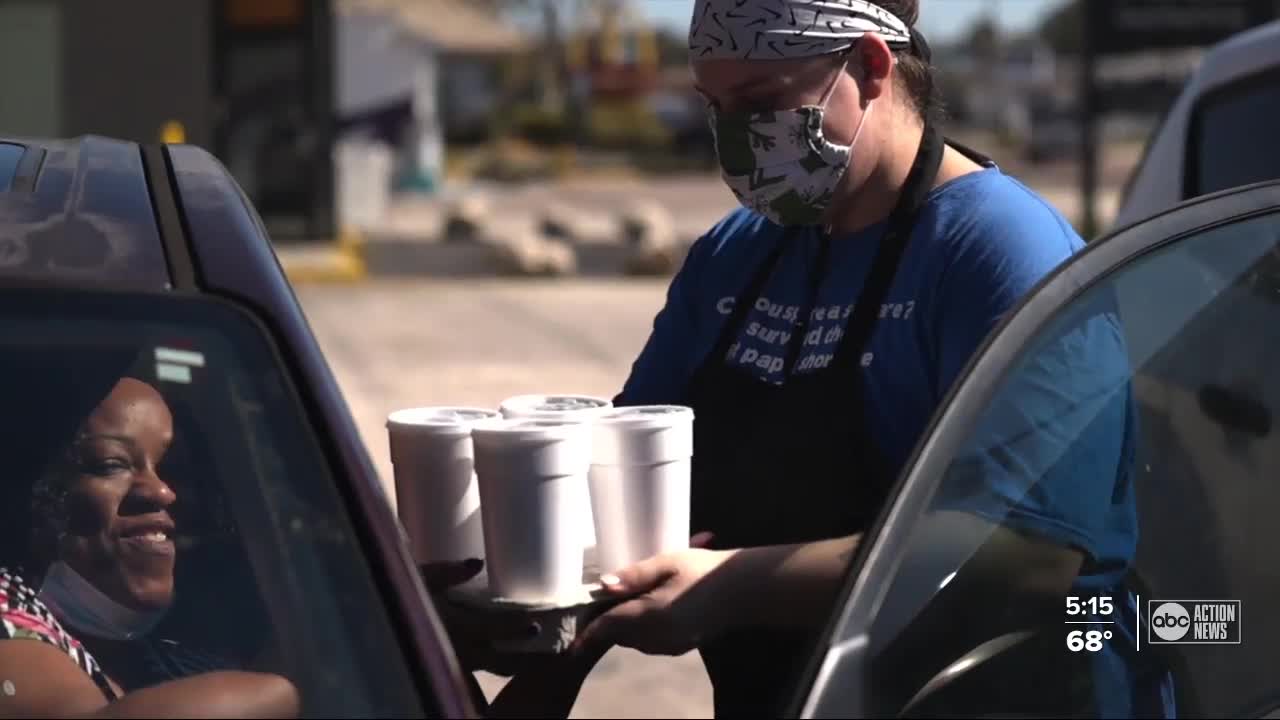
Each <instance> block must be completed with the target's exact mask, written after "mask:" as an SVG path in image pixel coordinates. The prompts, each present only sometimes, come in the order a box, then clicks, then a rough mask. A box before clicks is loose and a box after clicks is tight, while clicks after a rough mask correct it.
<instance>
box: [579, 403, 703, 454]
mask: <svg viewBox="0 0 1280 720" xmlns="http://www.w3.org/2000/svg"><path fill="white" fill-rule="evenodd" d="M591 455H592V462H593V463H595V464H599V465H649V464H654V463H664V462H673V461H676V460H684V459H687V458H690V457H692V456H693V409H692V408H688V407H683V406H679V405H639V406H634V407H623V408H618V409H616V410H612V411H610V412H607V413H605V414H603V415H601V416H600V417H598V418H596V419H595V420H594V422H593V432H592V450H591Z"/></svg>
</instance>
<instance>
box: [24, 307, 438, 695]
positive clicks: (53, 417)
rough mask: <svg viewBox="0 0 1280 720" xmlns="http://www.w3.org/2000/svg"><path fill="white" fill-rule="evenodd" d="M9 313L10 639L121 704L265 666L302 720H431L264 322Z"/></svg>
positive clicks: (140, 313)
mask: <svg viewBox="0 0 1280 720" xmlns="http://www.w3.org/2000/svg"><path fill="white" fill-rule="evenodd" d="M0 298H3V302H0V398H3V405H4V412H3V415H2V416H3V418H4V419H3V420H2V421H0V426H2V427H0V431H2V432H0V457H4V458H5V460H6V462H5V472H4V475H3V478H4V482H5V488H6V491H7V492H8V493H9V501H8V502H6V503H5V507H6V517H5V518H4V519H3V521H2V522H0V528H2V531H3V537H0V552H2V553H3V557H2V558H0V564H2V565H3V574H0V606H2V607H0V609H2V610H3V612H4V627H3V630H4V633H3V637H5V638H21V637H28V638H35V639H41V640H44V641H46V642H48V643H52V644H54V645H55V646H57V647H61V648H62V649H63V650H64V651H65V652H66V654H67V655H68V656H69V657H70V658H71V659H72V660H74V661H75V664H76V665H77V666H78V668H72V666H66V667H67V669H68V671H71V670H73V669H78V670H79V671H82V672H84V673H85V674H87V675H89V676H91V678H92V679H93V681H94V682H95V683H96V684H97V687H98V688H99V689H100V690H101V691H102V693H103V694H104V695H105V696H106V697H107V699H113V696H114V697H118V696H121V695H126V694H128V693H130V692H132V691H135V690H138V689H141V688H148V687H151V686H153V685H157V684H160V683H163V682H166V681H169V680H174V679H176V678H181V677H185V676H188V675H192V674H196V673H199V672H203V671H206V670H234V671H258V672H263V673H273V674H276V675H278V676H280V677H283V678H286V679H287V680H288V681H289V682H291V683H292V684H293V686H294V687H295V688H296V689H297V693H298V696H299V697H300V700H301V712H302V714H303V715H304V716H311V715H316V716H328V717H332V716H334V715H335V714H336V715H338V716H347V717H354V716H360V717H388V716H397V717H403V716H422V714H423V712H424V711H423V708H422V706H421V700H420V698H419V696H418V695H417V694H416V691H415V686H414V683H413V681H412V679H411V678H412V675H411V672H410V670H409V669H408V666H407V664H406V662H405V660H406V656H405V651H404V649H403V647H402V646H401V645H400V644H399V643H398V641H397V634H396V632H395V629H394V627H393V620H394V619H395V618H393V617H391V616H390V615H389V614H388V611H387V609H386V606H385V605H384V601H383V598H382V597H381V596H380V594H379V591H378V589H377V586H376V585H375V580H374V576H373V574H372V572H371V568H370V566H369V565H368V563H367V560H366V557H365V555H364V554H363V553H362V550H361V543H360V539H359V538H358V537H357V535H356V534H355V531H354V529H353V525H352V521H351V518H349V517H348V515H347V513H346V510H345V506H344V502H343V495H342V493H341V488H340V487H339V485H338V483H337V480H336V479H335V477H334V474H333V473H332V472H331V470H330V468H329V466H328V464H327V462H326V459H325V455H324V452H323V449H322V448H323V444H322V440H321V438H319V437H317V435H316V431H315V429H314V427H313V426H312V425H311V424H310V423H309V422H308V419H307V415H306V413H305V412H304V409H303V406H302V404H301V403H300V401H299V399H298V397H297V396H296V395H295V394H294V390H293V388H292V386H291V384H290V380H289V378H288V376H287V375H286V374H285V373H284V370H283V367H284V366H283V365H282V363H281V361H280V359H279V358H278V356H277V355H276V354H275V352H274V351H273V348H272V346H271V345H270V344H269V341H268V339H267V336H266V335H265V333H264V332H263V331H262V330H261V329H260V327H259V326H258V325H256V324H255V323H254V322H252V321H251V320H250V319H248V318H247V317H246V316H245V315H242V314H241V313H240V312H239V311H238V310H236V309H234V308H233V307H231V306H228V305H225V304H222V303H220V302H216V301H213V300H206V299H195V298H180V297H175V296H172V295H147V296H133V295H120V294H106V293H103V294H97V293H63V292H52V291H47V290H40V291H36V290H21V291H17V290H7V291H3V292H0ZM123 640H127V641H128V642H127V643H125V644H124V645H122V644H121V642H118V641H123ZM0 644H3V643H0ZM33 645H34V644H33ZM15 647H16V646H10V648H11V649H13V648H15ZM24 647H30V646H24Z"/></svg>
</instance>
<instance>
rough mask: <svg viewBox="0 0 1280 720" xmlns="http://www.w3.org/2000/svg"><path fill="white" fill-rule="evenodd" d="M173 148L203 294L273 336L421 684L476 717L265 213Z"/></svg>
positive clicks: (443, 709) (442, 704)
mask: <svg viewBox="0 0 1280 720" xmlns="http://www.w3.org/2000/svg"><path fill="white" fill-rule="evenodd" d="M163 149H164V153H163V155H164V161H165V168H166V172H167V174H168V176H169V181H170V182H171V183H172V184H173V188H174V193H175V200H176V201H177V203H178V208H177V209H178V213H179V215H180V217H181V220H182V229H183V230H184V231H185V232H184V233H183V234H184V238H183V240H184V244H185V248H184V250H185V252H187V253H189V254H190V257H191V259H192V261H193V265H194V268H195V271H196V280H197V283H196V286H197V287H198V288H200V290H201V292H200V293H199V294H200V296H202V297H210V296H213V297H218V298H220V299H222V300H223V301H225V302H230V303H232V304H235V305H237V306H238V307H240V308H242V309H243V310H244V312H246V313H248V314H250V315H252V316H253V318H254V320H255V321H256V322H257V323H258V325H260V326H261V327H262V328H263V332H264V333H265V335H266V336H267V337H269V338H270V339H271V342H272V346H273V349H274V351H275V352H276V353H277V355H278V357H279V358H280V359H281V360H282V363H283V365H282V367H284V368H285V370H286V372H287V375H288V376H289V382H290V383H291V384H292V390H293V392H294V393H295V395H296V397H297V398H299V400H300V401H301V403H302V405H303V407H304V408H305V411H306V419H307V421H308V423H309V424H310V425H311V427H312V431H313V432H314V433H316V435H317V436H318V437H321V438H325V439H326V440H329V442H325V443H323V444H322V447H321V450H322V451H323V452H324V454H325V458H326V461H327V462H328V463H329V466H330V467H331V468H334V469H336V470H337V471H338V472H339V482H338V489H339V492H340V493H341V495H342V497H343V501H344V502H345V503H346V504H347V505H348V507H350V508H351V509H352V510H351V513H352V518H353V524H354V529H355V532H356V534H357V536H358V537H359V538H360V542H361V544H362V546H363V547H365V548H366V549H367V550H369V553H368V554H367V557H366V559H367V561H368V562H369V564H370V566H371V567H372V568H373V570H374V581H375V583H376V584H377V585H378V588H379V590H380V591H381V592H382V593H383V594H384V595H385V596H387V597H388V598H390V599H391V600H392V601H394V602H395V603H396V604H397V608H398V610H399V612H397V613H393V614H392V615H391V618H392V620H393V622H394V623H395V626H396V630H397V631H398V633H397V634H398V637H399V639H400V640H401V642H402V644H403V645H404V647H405V648H406V652H408V653H409V656H410V657H411V658H412V659H413V660H415V661H416V662H417V665H416V666H415V667H414V668H413V669H414V670H415V673H414V680H415V682H417V683H418V686H419V692H420V693H421V694H422V696H423V697H424V698H430V699H431V701H432V703H434V704H433V705H432V707H435V708H438V710H439V713H440V715H441V716H442V717H475V716H476V715H477V710H476V707H475V703H474V702H473V701H472V696H471V693H470V686H469V685H468V684H467V681H466V679H464V674H463V670H462V668H461V666H460V664H459V662H458V659H457V655H456V653H455V652H454V650H453V645H452V644H451V642H450V639H449V635H448V632H447V631H446V629H445V626H444V623H443V621H442V620H441V617H440V614H439V612H438V611H437V610H436V607H435V605H434V603H433V602H432V598H431V596H430V594H429V593H428V592H427V590H426V587H425V585H424V583H423V580H422V576H421V574H420V572H419V570H418V567H417V565H416V564H415V562H414V559H413V557H412V554H411V553H410V551H409V544H408V541H407V539H406V538H405V535H404V531H403V528H402V527H401V526H400V522H399V519H398V518H397V517H396V515H395V512H394V510H393V509H392V507H391V504H390V503H389V502H387V498H386V495H385V490H384V485H383V483H382V482H381V481H380V480H379V479H378V472H377V470H376V468H375V466H374V464H373V460H372V458H371V456H370V453H369V449H368V448H367V447H366V446H365V444H364V442H363V439H362V438H361V437H360V436H359V430H358V428H357V427H356V424H355V421H354V419H353V418H352V416H351V411H350V409H349V407H348V406H347V403H346V402H345V400H344V398H343V396H342V388H341V387H340V386H339V385H338V383H337V379H336V378H335V377H334V375H333V372H332V369H331V368H330V367H329V364H328V361H327V360H326V359H325V357H324V355H323V352H322V348H321V347H320V346H319V344H318V343H317V341H316V338H315V335H314V333H313V332H312V331H311V329H310V326H309V325H308V323H307V320H306V316H305V314H304V313H303V311H302V307H301V305H300V303H299V301H298V298H297V296H296V293H295V292H294V289H293V288H292V286H290V285H289V283H288V281H287V279H286V277H285V273H284V270H283V267H282V266H281V264H280V260H279V258H278V257H277V256H276V255H275V252H274V251H273V249H272V244H271V241H270V238H269V235H268V233H267V229H266V226H265V224H264V223H263V221H262V218H261V217H260V215H259V214H258V211H257V209H256V208H255V207H254V206H253V203H252V202H251V201H250V200H249V197H248V196H247V195H246V194H245V193H244V190H243V188H241V187H240V186H239V184H238V183H236V182H235V180H234V178H232V176H231V175H230V173H229V171H227V169H226V168H225V167H224V166H223V165H222V163H221V162H220V161H218V160H217V159H216V158H215V157H213V156H212V155H210V154H209V153H208V152H207V151H205V150H202V149H200V148H198V147H196V146H193V145H183V144H177V145H175V144H167V145H165V146H164V148H163ZM227 236H230V237H232V238H234V239H233V240H231V241H230V242H231V247H239V248H241V251H242V252H244V253H246V254H247V255H246V257H247V258H248V260H247V262H248V267H247V268H246V269H245V270H247V272H246V271H242V270H241V269H240V268H235V269H231V268H229V267H227V266H226V265H225V264H224V263H221V262H220V260H221V258H222V257H223V256H224V255H225V251H224V250H223V248H224V246H226V244H227V243H226V242H224V241H223V239H222V238H224V237H227ZM172 292H174V293H188V292H190V293H194V292H195V291H194V290H190V291H189V290H185V289H178V290H174V291H172Z"/></svg>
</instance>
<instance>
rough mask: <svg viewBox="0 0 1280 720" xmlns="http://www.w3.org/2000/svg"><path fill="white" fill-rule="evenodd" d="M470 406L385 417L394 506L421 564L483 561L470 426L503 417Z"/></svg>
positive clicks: (411, 410) (408, 411)
mask: <svg viewBox="0 0 1280 720" xmlns="http://www.w3.org/2000/svg"><path fill="white" fill-rule="evenodd" d="M499 417H500V415H499V413H498V412H497V411H494V410H486V409H481V408H471V407H448V406H445V407H420V408H406V409H404V410H397V411H396V412H393V413H391V414H390V415H389V416H388V417H387V437H388V440H389V442H390V445H391V463H392V467H393V470H394V473H395V506H396V514H397V515H398V516H399V517H400V523H401V524H402V525H403V526H404V529H405V534H406V535H408V537H409V544H410V546H411V547H412V550H413V557H414V559H415V560H417V561H418V562H419V563H437V562H460V561H463V560H466V559H468V558H483V557H484V531H483V528H482V522H483V521H482V516H481V513H480V491H479V487H478V484H477V482H476V474H475V467H474V457H475V456H474V450H473V447H472V442H471V427H472V425H474V424H475V423H476V422H477V421H480V420H492V419H495V418H499Z"/></svg>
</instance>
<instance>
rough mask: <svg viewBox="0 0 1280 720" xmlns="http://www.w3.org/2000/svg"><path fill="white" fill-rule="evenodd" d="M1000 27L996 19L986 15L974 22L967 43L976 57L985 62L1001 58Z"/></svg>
mask: <svg viewBox="0 0 1280 720" xmlns="http://www.w3.org/2000/svg"><path fill="white" fill-rule="evenodd" d="M1000 39H1001V38H1000V27H999V26H998V25H997V24H996V19H995V18H994V17H992V16H990V15H984V16H983V17H981V18H978V20H977V21H975V22H974V23H973V27H971V28H970V29H969V36H968V38H967V39H966V42H965V44H966V45H968V46H969V52H970V53H972V54H973V56H974V57H975V58H977V59H978V60H979V61H983V62H996V61H997V60H999V59H1000Z"/></svg>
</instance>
